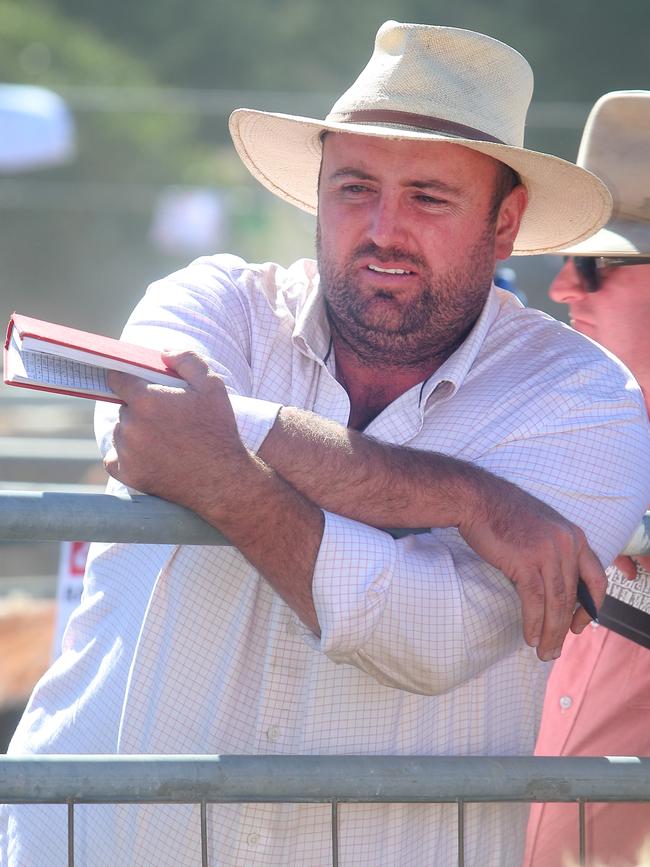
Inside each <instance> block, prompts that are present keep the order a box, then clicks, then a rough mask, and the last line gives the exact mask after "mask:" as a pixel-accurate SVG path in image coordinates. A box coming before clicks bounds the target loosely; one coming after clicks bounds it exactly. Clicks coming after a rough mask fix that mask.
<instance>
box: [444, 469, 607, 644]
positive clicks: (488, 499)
mask: <svg viewBox="0 0 650 867" xmlns="http://www.w3.org/2000/svg"><path fill="white" fill-rule="evenodd" d="M475 505H476V508H475V509H473V510H471V514H469V516H467V517H466V518H464V519H463V520H462V521H461V523H460V524H459V527H458V529H459V531H460V533H461V535H462V536H463V538H464V539H465V541H466V542H467V544H468V545H469V546H470V547H471V548H472V549H473V550H474V551H475V552H476V553H477V554H478V555H479V556H480V557H482V558H483V559H484V560H487V561H488V562H489V563H491V564H492V565H493V566H496V568H497V569H499V570H500V571H501V572H503V573H504V575H506V577H507V578H509V579H510V580H511V581H512V582H513V584H514V585H515V588H516V590H517V593H518V595H519V598H520V600H521V607H522V614H523V620H524V639H525V640H526V642H527V643H528V644H529V645H531V646H532V647H536V648H537V655H538V656H539V658H540V659H542V660H550V659H557V657H558V656H559V655H560V651H561V649H562V643H563V641H564V638H565V636H566V633H567V631H568V629H569V628H571V630H572V631H573V632H576V633H579V632H582V630H583V629H584V628H585V626H586V625H587V624H588V623H589V622H590V620H591V618H590V617H589V615H588V614H587V613H586V611H585V610H584V608H582V607H578V608H576V589H577V584H578V578H582V580H583V581H584V583H585V585H586V586H587V588H588V590H589V591H590V593H591V596H592V599H593V600H594V603H595V605H596V608H599V607H600V605H601V604H602V601H603V599H604V598H605V590H606V588H607V579H606V576H605V571H604V569H603V568H602V566H601V564H600V561H599V560H598V558H597V557H596V555H595V554H594V552H593V551H592V550H591V548H590V547H589V545H588V543H587V539H586V537H585V534H584V533H583V532H582V530H580V529H579V528H578V527H576V526H575V525H574V524H571V523H570V522H569V521H567V520H566V519H565V518H563V517H562V515H560V514H559V513H558V512H556V511H555V510H554V509H552V508H551V507H550V506H547V505H546V504H545V503H542V502H541V501H540V500H538V499H536V498H535V497H532V496H531V495H530V494H527V493H526V492H525V491H523V490H521V488H518V487H516V486H515V485H512V484H510V483H509V482H507V481H505V480H504V479H500V478H497V477H496V476H491V475H489V474H486V478H484V479H483V480H482V491H481V495H480V496H479V497H478V498H477V501H475Z"/></svg>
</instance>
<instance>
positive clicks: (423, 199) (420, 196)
mask: <svg viewBox="0 0 650 867" xmlns="http://www.w3.org/2000/svg"><path fill="white" fill-rule="evenodd" d="M414 198H415V200H416V202H419V203H420V204H421V205H432V206H436V205H446V204H447V203H446V201H445V200H444V199H438V198H436V197H435V196H428V195H427V194H426V193H416V195H415V196H414Z"/></svg>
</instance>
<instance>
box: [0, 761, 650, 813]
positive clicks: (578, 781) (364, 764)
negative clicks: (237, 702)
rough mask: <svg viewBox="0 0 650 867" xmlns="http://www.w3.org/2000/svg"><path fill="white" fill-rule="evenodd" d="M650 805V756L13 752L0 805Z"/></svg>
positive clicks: (2, 774) (1, 771) (1, 783)
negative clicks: (80, 753) (528, 803)
mask: <svg viewBox="0 0 650 867" xmlns="http://www.w3.org/2000/svg"><path fill="white" fill-rule="evenodd" d="M136 801H137V802H141V803H183V804H188V803H199V802H201V801H205V802H209V803H216V802H221V803H233V802H245V803H258V802H265V803H266V802H285V803H326V802H333V801H337V802H340V803H413V802H427V803H450V802H453V803H455V802H459V801H465V802H472V803H475V802H485V801H495V802H496V801H498V802H509V801H562V802H576V801H577V802H580V801H650V758H638V757H636V756H610V757H599V758H596V757H593V758H566V757H562V758H552V757H545V756H505V757H491V756H489V757H488V756H268V755H266V756H243V755H235V756H230V755H229V756H207V757H206V756H119V757H115V756H45V755H39V756H33V757H32V756H30V757H21V756H3V757H2V758H0V803H30V804H35V803H41V804H43V803H70V802H75V803H92V804H100V803H101V804H104V803H112V804H115V803H134V802H136Z"/></svg>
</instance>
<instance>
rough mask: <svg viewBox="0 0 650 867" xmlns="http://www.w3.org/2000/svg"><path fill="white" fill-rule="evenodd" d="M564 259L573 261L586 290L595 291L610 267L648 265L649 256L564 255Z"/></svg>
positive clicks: (649, 263) (649, 262) (649, 261)
mask: <svg viewBox="0 0 650 867" xmlns="http://www.w3.org/2000/svg"><path fill="white" fill-rule="evenodd" d="M564 261H565V262H573V264H574V266H575V269H576V271H577V272H578V276H579V277H580V279H581V280H582V284H583V286H584V288H585V291H586V292H597V291H598V290H599V289H600V287H601V284H602V282H603V278H604V276H605V274H606V273H607V272H608V271H609V270H611V269H612V268H622V267H627V266H628V265H650V257H646V256H565V257H564Z"/></svg>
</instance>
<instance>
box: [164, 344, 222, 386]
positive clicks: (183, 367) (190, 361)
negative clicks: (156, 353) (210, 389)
mask: <svg viewBox="0 0 650 867" xmlns="http://www.w3.org/2000/svg"><path fill="white" fill-rule="evenodd" d="M160 354H161V357H162V360H163V361H164V362H165V364H166V365H167V366H168V367H169V368H170V369H171V371H172V372H173V373H175V374H176V375H177V376H180V378H181V379H184V380H185V382H187V384H188V385H191V386H193V387H194V388H200V387H201V386H202V385H203V383H204V382H205V380H206V379H207V377H208V376H209V374H210V368H209V367H208V363H207V361H206V360H205V359H204V358H202V357H201V356H200V355H197V353H196V352H191V351H189V350H186V351H184V352H179V351H174V350H167V349H163V351H162V352H161V353H160Z"/></svg>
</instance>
